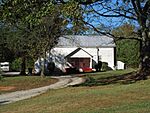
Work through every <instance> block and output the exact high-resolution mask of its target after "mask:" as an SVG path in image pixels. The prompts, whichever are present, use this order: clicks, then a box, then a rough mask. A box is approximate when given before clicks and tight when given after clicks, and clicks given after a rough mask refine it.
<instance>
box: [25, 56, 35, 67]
mask: <svg viewBox="0 0 150 113" xmlns="http://www.w3.org/2000/svg"><path fill="white" fill-rule="evenodd" d="M26 66H27V68H34V60H33V59H32V58H27V62H26Z"/></svg>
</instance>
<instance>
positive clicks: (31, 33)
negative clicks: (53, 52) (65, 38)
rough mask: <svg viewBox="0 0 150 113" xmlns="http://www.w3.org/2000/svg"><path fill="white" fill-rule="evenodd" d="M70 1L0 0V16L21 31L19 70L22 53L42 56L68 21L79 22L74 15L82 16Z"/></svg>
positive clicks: (23, 68) (75, 5)
mask: <svg viewBox="0 0 150 113" xmlns="http://www.w3.org/2000/svg"><path fill="white" fill-rule="evenodd" d="M72 3H73V2H68V3H67V4H65V5H63V6H62V5H61V4H57V5H56V4H54V2H53V1H49V0H45V1H41V0H24V1H20V0H6V1H4V3H2V5H1V9H0V14H1V20H2V21H3V22H4V23H8V24H10V25H11V26H14V27H15V28H16V29H15V30H14V31H18V30H20V31H22V36H21V37H19V39H20V40H18V41H20V42H19V44H17V46H19V45H20V46H19V47H21V48H22V51H21V52H20V53H21V56H22V59H23V62H22V73H25V58H26V55H30V56H34V55H35V54H36V56H40V57H44V59H45V57H46V51H47V50H48V49H51V48H52V47H53V46H54V45H55V44H56V43H57V39H58V37H60V35H62V34H64V31H66V29H65V26H66V25H67V24H68V23H70V24H73V25H74V26H78V25H80V26H81V22H78V18H81V17H82V16H81V15H80V14H81V13H80V11H79V10H80V7H78V4H77V3H75V4H73V5H71V4H72ZM72 11H76V13H72ZM74 28H76V27H74ZM75 31H77V30H75ZM41 55H42V56H41ZM44 61H45V60H44ZM43 70H44V67H43Z"/></svg>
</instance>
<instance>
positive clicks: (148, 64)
mask: <svg viewBox="0 0 150 113" xmlns="http://www.w3.org/2000/svg"><path fill="white" fill-rule="evenodd" d="M140 45H141V49H140V70H139V73H138V75H139V76H138V79H146V77H147V76H149V75H150V38H149V34H148V31H147V32H146V31H144V32H143V33H142V42H141V44H140Z"/></svg>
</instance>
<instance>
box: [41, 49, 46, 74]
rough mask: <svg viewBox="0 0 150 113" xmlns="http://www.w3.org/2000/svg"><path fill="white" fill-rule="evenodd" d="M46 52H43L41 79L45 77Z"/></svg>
mask: <svg viewBox="0 0 150 113" xmlns="http://www.w3.org/2000/svg"><path fill="white" fill-rule="evenodd" d="M45 64H46V50H45V52H44V58H43V64H42V65H41V77H45Z"/></svg>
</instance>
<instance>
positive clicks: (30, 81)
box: [0, 76, 57, 94]
mask: <svg viewBox="0 0 150 113" xmlns="http://www.w3.org/2000/svg"><path fill="white" fill-rule="evenodd" d="M56 81H57V80H56V79H51V78H50V77H44V78H42V77H40V76H16V77H4V78H3V79H2V80H0V94H1V93H7V92H13V91H18V90H27V89H32V88H37V87H41V86H46V85H50V84H53V83H55V82H56Z"/></svg>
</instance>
